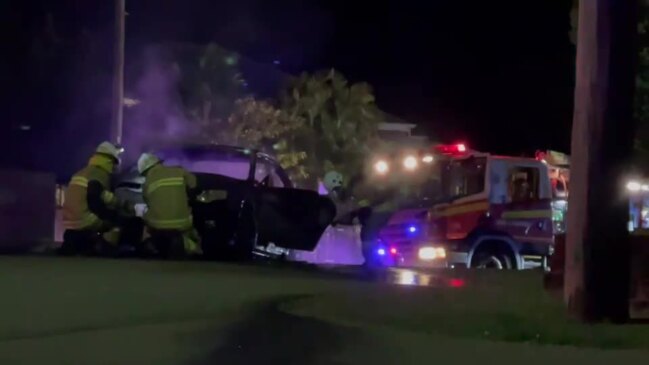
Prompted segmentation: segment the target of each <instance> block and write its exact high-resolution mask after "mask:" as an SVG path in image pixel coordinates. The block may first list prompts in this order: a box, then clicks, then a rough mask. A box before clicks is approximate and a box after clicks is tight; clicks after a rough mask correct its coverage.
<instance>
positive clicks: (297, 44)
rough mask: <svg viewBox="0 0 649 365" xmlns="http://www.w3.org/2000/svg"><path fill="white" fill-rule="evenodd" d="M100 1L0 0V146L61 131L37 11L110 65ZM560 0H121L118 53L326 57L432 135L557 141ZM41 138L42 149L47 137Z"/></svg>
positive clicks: (562, 98) (561, 83)
mask: <svg viewBox="0 0 649 365" xmlns="http://www.w3.org/2000/svg"><path fill="white" fill-rule="evenodd" d="M24 3H27V4H24ZM111 3H112V2H111V1H108V0H106V1H104V0H102V1H98V0H97V1H88V0H76V1H73V0H60V1H58V0H48V1H42V0H41V1H36V0H34V1H19V0H13V1H4V2H3V4H2V5H1V7H4V8H2V9H0V10H2V14H3V15H2V17H3V19H2V20H3V22H2V26H3V27H5V28H6V29H3V32H2V34H3V35H2V37H3V40H4V41H5V44H9V45H10V49H13V50H14V51H13V52H12V53H11V54H10V55H8V56H7V57H5V58H4V63H5V66H4V67H3V69H2V71H1V72H2V78H3V80H4V81H5V85H9V87H5V91H4V92H3V93H4V94H6V96H5V97H4V98H3V103H4V104H6V105H7V106H6V107H5V110H6V111H7V114H6V116H5V118H2V121H0V123H1V124H2V132H3V137H4V140H3V142H7V141H9V144H8V145H7V144H5V146H6V147H5V148H9V147H11V146H12V144H13V145H16V144H17V143H21V145H20V146H22V148H27V147H25V146H29V149H30V151H32V150H33V147H34V143H36V142H35V141H46V140H47V139H46V138H45V137H43V136H44V135H45V134H49V133H54V132H57V133H58V135H59V136H64V137H61V138H66V142H67V141H68V140H67V138H69V137H68V134H61V133H62V132H60V131H58V130H57V121H56V120H58V118H55V117H52V118H48V116H49V115H58V116H60V115H64V114H65V113H66V112H68V111H69V109H70V108H68V107H67V106H68V105H70V103H69V100H66V97H65V96H66V95H74V93H70V92H69V91H70V88H71V86H70V84H69V83H68V82H67V81H66V80H63V81H61V80H58V81H57V82H51V83H50V84H48V85H39V84H38V81H37V80H38V79H37V78H36V77H30V75H33V73H34V67H35V66H34V65H26V64H25V59H24V58H25V57H26V54H27V52H28V50H29V49H30V47H32V46H33V45H32V43H33V38H34V34H35V33H37V32H38V31H37V29H42V24H44V23H45V19H46V17H45V14H47V13H51V14H53V15H54V19H55V22H56V27H57V31H58V32H60V33H61V34H63V35H65V36H78V35H79V34H81V33H82V31H83V32H85V34H89V36H88V37H90V38H89V39H91V40H92V44H93V45H94V46H95V47H96V52H98V53H99V54H102V55H103V60H104V62H107V65H108V66H109V64H110V52H111V40H112V39H111V36H112V21H113V20H112V18H113V8H112V4H111ZM570 5H571V1H570V0H561V1H559V0H552V1H539V2H534V7H533V8H532V7H527V8H526V7H525V6H523V5H522V3H521V2H520V1H513V0H507V1H503V0H501V1H490V2H487V1H457V0H444V1H442V0H429V1H426V2H424V1H408V0H401V1H373V2H368V3H367V4H364V3H362V2H360V1H324V0H323V1H307V0H304V1H297V0H272V1H271V0H268V1H261V0H237V1H215V0H182V1H176V0H168V1H160V0H127V11H128V13H129V16H128V17H127V40H128V49H129V53H128V54H127V57H128V55H132V54H136V53H137V50H138V49H139V48H141V47H143V46H145V45H147V44H151V43H157V42H169V41H174V42H190V43H207V42H216V43H219V44H221V45H222V46H224V47H227V48H230V49H232V50H236V51H238V52H240V53H242V54H244V55H246V56H248V57H250V58H252V59H254V60H256V61H259V62H263V63H273V61H275V60H277V61H279V62H280V64H279V66H278V67H279V68H281V69H282V70H283V71H285V72H288V73H293V74H297V73H299V72H301V71H315V70H318V69H322V68H330V67H334V68H336V69H337V70H339V71H341V72H342V73H343V74H344V75H345V76H346V77H348V78H349V79H350V80H352V81H367V82H369V83H370V84H371V85H373V86H374V88H375V93H376V95H377V103H378V105H379V107H380V108H381V109H383V110H385V111H387V112H389V113H393V114H395V115H398V116H400V117H402V118H404V119H406V120H407V121H412V122H415V123H417V124H418V125H419V126H420V127H419V131H420V132H421V133H426V134H428V135H430V136H431V137H433V138H434V139H437V140H442V141H454V140H464V141H466V142H468V143H469V144H470V145H472V146H475V147H477V148H479V149H481V150H485V151H493V152H498V153H516V154H518V153H531V152H533V151H534V150H535V149H537V148H556V149H560V150H565V151H567V149H568V147H569V135H570V124H571V117H572V95H573V83H574V53H575V50H574V46H573V45H572V44H571V43H570V41H569V38H568V32H569V29H570V19H569V10H570ZM530 6H531V4H530ZM39 26H41V27H40V28H39ZM71 49H72V50H71V51H70V52H73V51H74V47H72V48H71ZM73 59H74V62H69V64H67V65H66V64H64V65H60V67H61V69H62V70H64V71H62V73H61V75H74V72H75V71H76V70H78V69H80V68H81V69H83V68H84V67H85V68H88V67H95V66H96V67H100V65H94V64H92V65H91V64H89V63H90V62H91V61H89V59H90V58H88V57H86V56H79V57H75V58H73ZM93 62H94V61H93ZM99 63H100V62H99ZM36 69H38V67H36ZM61 77H64V76H61ZM74 77H75V76H72V77H71V78H74ZM26 79H32V80H31V82H29V81H26ZM92 82H93V83H95V84H97V85H101V84H103V83H104V82H106V79H102V78H97V79H95V80H93V81H92ZM107 82H108V83H109V82H110V81H109V79H108V81H107ZM106 87H110V85H106ZM7 90H11V92H8V91H7ZM34 90H38V92H36V91H34ZM36 94H38V95H36ZM34 103H36V104H38V107H37V108H34V107H33V104H34ZM28 104H32V106H31V107H26V105H28ZM33 109H38V112H34V110H33ZM22 124H29V125H31V126H33V130H32V131H29V133H31V134H32V135H31V136H30V137H25V136H23V135H22V134H24V133H25V131H20V128H19V127H18V128H17V126H19V125H22ZM39 130H40V131H41V132H40V133H41V134H42V135H40V136H39V135H38V133H39ZM7 132H8V133H7ZM68 132H69V131H68ZM68 132H65V133H68ZM21 133H22V134H21ZM9 135H11V137H8V136H9ZM71 140H72V139H70V141H71ZM30 141H31V142H30ZM92 142H93V143H94V142H95V141H92ZM43 143H45V142H43ZM66 144H67V143H66ZM44 145H45V146H47V147H46V148H48V149H52V148H53V144H52V143H51V142H47V143H45V144H44ZM20 146H18V147H16V148H20ZM69 151H71V150H69ZM25 155H30V156H31V157H33V158H32V161H30V162H31V165H33V166H38V167H41V166H40V165H39V163H38V161H40V162H43V161H45V160H43V159H38V158H36V157H35V155H34V154H33V153H32V154H30V153H26V154H25ZM34 161H37V162H34ZM48 161H49V160H48ZM3 162H4V163H5V164H6V163H7V159H6V158H5V159H4V160H3ZM28 165H29V163H28Z"/></svg>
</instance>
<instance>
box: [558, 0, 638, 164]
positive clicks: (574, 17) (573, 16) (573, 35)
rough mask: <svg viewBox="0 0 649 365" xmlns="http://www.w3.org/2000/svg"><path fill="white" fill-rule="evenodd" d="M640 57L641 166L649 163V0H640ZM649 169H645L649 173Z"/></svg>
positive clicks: (575, 11) (573, 31)
mask: <svg viewBox="0 0 649 365" xmlns="http://www.w3.org/2000/svg"><path fill="white" fill-rule="evenodd" d="M578 3H579V1H578V0H573V6H572V10H571V12H570V24H571V31H570V40H571V41H572V43H573V44H576V43H577V26H578V20H579V11H578ZM637 41H638V43H637V44H638V59H637V72H636V80H635V85H636V88H635V102H634V113H633V117H634V119H635V122H636V124H635V125H636V138H635V145H634V159H633V160H634V165H635V166H636V167H640V166H642V165H647V164H648V163H649V1H648V0H642V1H640V8H639V12H638V39H637ZM647 172H649V171H645V173H647Z"/></svg>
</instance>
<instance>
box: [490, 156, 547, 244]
mask: <svg viewBox="0 0 649 365" xmlns="http://www.w3.org/2000/svg"><path fill="white" fill-rule="evenodd" d="M507 187H508V190H507V203H506V204H505V207H504V210H503V212H502V214H501V216H500V219H499V225H500V226H501V227H500V228H501V229H504V231H506V232H507V233H508V234H509V235H511V236H512V237H513V238H514V239H515V240H516V241H518V242H521V243H523V246H524V247H525V251H528V252H527V253H528V254H539V255H542V254H544V253H545V252H546V251H547V248H548V247H549V245H550V244H551V243H552V240H553V230H552V205H551V204H552V192H551V187H550V179H549V178H548V175H547V168H546V167H545V165H543V164H541V163H539V164H535V163H529V164H527V163H525V164H512V165H511V166H510V167H509V169H508V173H507Z"/></svg>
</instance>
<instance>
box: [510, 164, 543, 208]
mask: <svg viewBox="0 0 649 365" xmlns="http://www.w3.org/2000/svg"><path fill="white" fill-rule="evenodd" d="M539 175H540V173H539V170H538V169H537V168H534V167H522V166H520V167H514V168H512V169H511V170H510V171H509V177H508V179H509V184H508V185H509V189H508V190H509V192H508V193H509V194H508V195H509V196H508V198H509V199H508V200H509V201H511V202H526V201H532V200H538V199H539Z"/></svg>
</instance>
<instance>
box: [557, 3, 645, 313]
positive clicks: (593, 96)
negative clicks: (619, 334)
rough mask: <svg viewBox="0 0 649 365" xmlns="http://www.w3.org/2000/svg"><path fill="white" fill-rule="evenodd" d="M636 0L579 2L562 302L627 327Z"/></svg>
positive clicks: (576, 309)
mask: <svg viewBox="0 0 649 365" xmlns="http://www.w3.org/2000/svg"><path fill="white" fill-rule="evenodd" d="M637 7H638V3H637V0H581V1H580V3H579V30H578V34H577V73H576V75H577V78H576V86H575V106H574V115H573V126H572V152H571V173H570V175H571V186H570V198H569V199H570V200H569V205H568V206H569V209H568V222H567V223H568V237H567V243H566V270H565V275H566V276H565V291H564V298H565V300H566V302H567V304H568V307H569V309H570V311H571V312H572V313H573V314H574V315H575V316H576V317H578V318H580V319H582V320H585V321H601V320H605V319H609V320H612V321H615V322H622V321H625V320H626V319H628V297H629V239H628V232H627V221H628V214H629V212H628V209H629V208H628V197H626V196H625V183H624V171H625V163H627V162H628V161H629V158H630V156H631V153H632V147H633V139H634V130H635V128H634V123H633V94H634V80H635V71H634V70H635V67H634V66H635V63H636V62H635V61H636V57H637V54H636V49H635V39H636V34H637V20H636V16H637Z"/></svg>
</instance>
